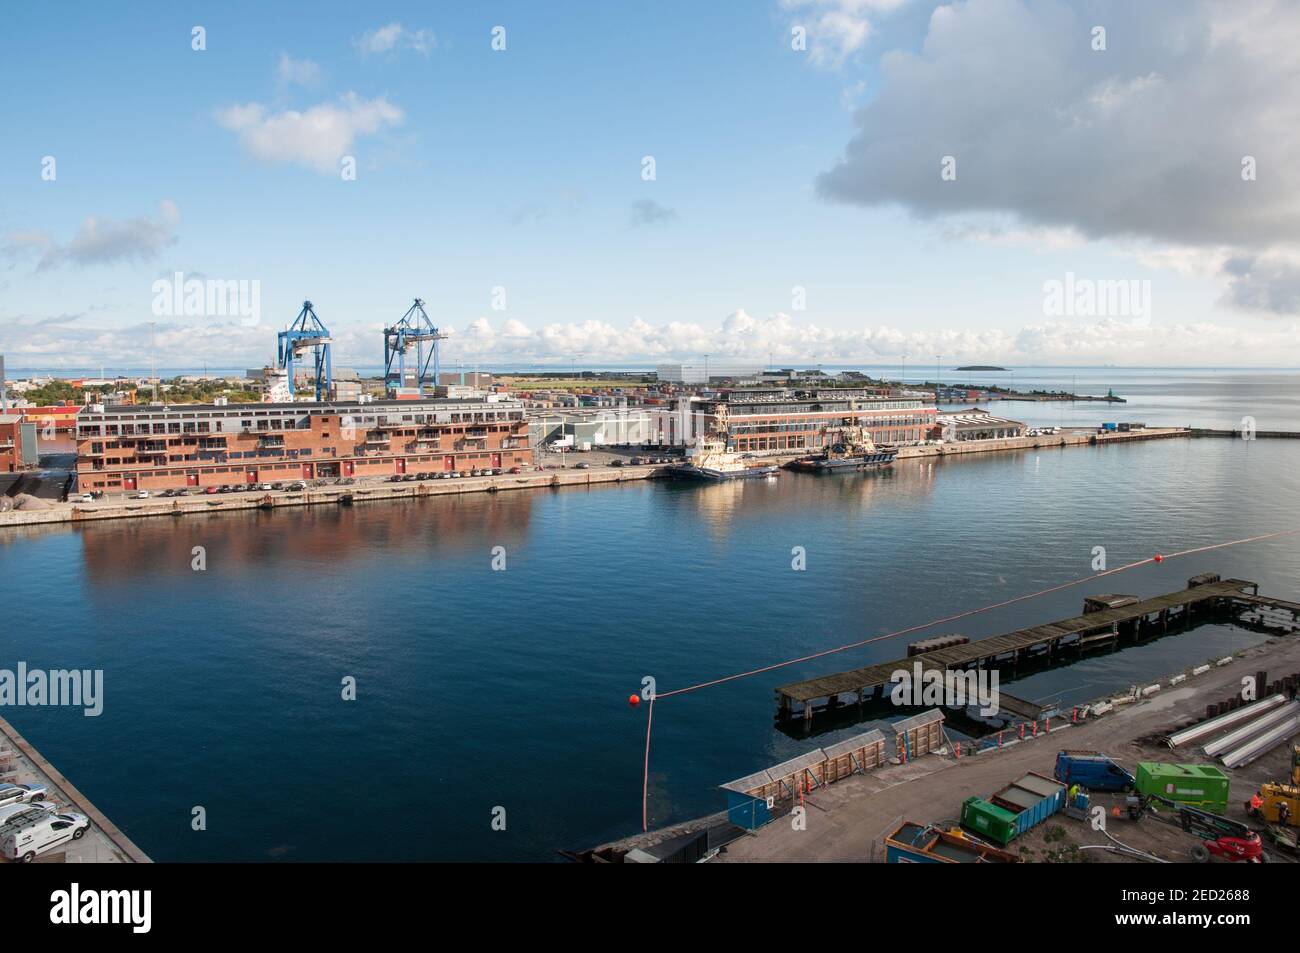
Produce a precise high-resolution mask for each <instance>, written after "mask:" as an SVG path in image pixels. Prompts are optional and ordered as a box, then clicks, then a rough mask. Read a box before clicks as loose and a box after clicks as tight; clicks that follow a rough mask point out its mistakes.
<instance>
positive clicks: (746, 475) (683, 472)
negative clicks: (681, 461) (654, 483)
mask: <svg viewBox="0 0 1300 953" xmlns="http://www.w3.org/2000/svg"><path fill="white" fill-rule="evenodd" d="M671 472H672V475H673V476H674V477H676V478H678V479H682V480H703V481H704V482H706V483H725V482H727V481H729V480H755V479H758V478H760V477H769V476H775V475H776V474H777V473H779V472H780V469H779V468H778V467H774V466H768V467H746V468H745V469H743V470H716V469H714V468H713V467H692V466H681V467H673V468H672V470H671Z"/></svg>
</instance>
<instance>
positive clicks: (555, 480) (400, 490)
mask: <svg viewBox="0 0 1300 953" xmlns="http://www.w3.org/2000/svg"><path fill="white" fill-rule="evenodd" d="M1190 435H1191V431H1190V430H1189V429H1187V428H1185V427H1152V428H1148V429H1146V430H1140V431H1133V432H1131V433H1111V434H1098V433H1097V432H1096V431H1095V430H1093V429H1087V430H1069V431H1065V432H1062V433H1059V434H1053V435H1050V436H1049V435H1043V436H1038V437H1008V438H1004V439H1001V440H972V441H968V442H963V443H947V444H940V445H924V446H916V447H902V448H900V449H899V452H898V457H897V459H898V460H900V461H905V460H933V459H936V458H944V457H952V456H961V455H964V454H971V453H998V452H1004V451H1011V450H1048V449H1053V448H1060V447H1081V446H1094V445H1095V446H1105V445H1109V444H1113V443H1132V442H1134V441H1139V440H1160V439H1165V438H1171V437H1188V436H1190ZM801 455H802V454H783V455H773V456H767V457H764V461H765V462H771V463H776V464H784V463H788V462H789V461H791V460H794V459H797V458H798V457H799V456H801ZM583 456H585V455H583ZM666 472H667V470H666V467H665V466H664V465H662V464H655V465H642V466H632V465H630V464H627V465H624V466H617V467H616V466H608V465H602V464H600V463H597V462H594V458H593V462H592V463H591V464H590V468H589V469H578V468H576V467H566V468H564V469H547V470H541V471H536V470H532V471H526V472H524V473H503V474H500V475H499V476H492V477H462V478H459V479H455V480H421V481H414V482H403V483H388V482H385V481H382V480H367V479H361V480H358V481H357V482H356V483H355V484H353V485H351V486H339V485H337V484H329V485H327V486H322V487H310V488H308V489H307V490H305V491H302V492H293V491H284V490H280V491H276V490H272V491H260V490H256V491H253V490H248V491H240V492H235V493H222V494H213V495H208V494H204V495H200V496H182V497H150V498H149V499H145V500H137V499H121V498H115V499H104V500H99V501H96V502H94V503H56V504H53V505H52V506H51V508H50V509H47V510H10V511H7V512H3V513H0V530H2V529H4V528H5V527H7V526H41V525H45V524H51V523H79V522H84V521H93V520H111V519H128V518H132V517H143V516H187V515H197V514H212V513H228V512H232V511H235V510H254V509H272V510H273V509H278V508H280V507H283V506H313V505H319V504H324V503H330V504H335V505H337V504H338V503H339V501H340V499H342V498H343V497H345V496H346V497H349V498H350V499H349V502H351V503H366V502H373V501H379V500H409V499H423V498H425V497H432V496H455V495H458V494H462V493H484V492H487V493H494V492H499V491H505V490H535V489H544V488H546V487H573V486H593V485H596V484H607V483H626V482H630V481H634V480H647V479H652V478H655V477H660V476H663V475H665V473H666Z"/></svg>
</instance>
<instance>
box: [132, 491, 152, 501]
mask: <svg viewBox="0 0 1300 953" xmlns="http://www.w3.org/2000/svg"><path fill="white" fill-rule="evenodd" d="M132 499H135V500H147V499H149V491H148V490H141V491H140V492H138V493H137V494H136V495H135V496H133V497H132Z"/></svg>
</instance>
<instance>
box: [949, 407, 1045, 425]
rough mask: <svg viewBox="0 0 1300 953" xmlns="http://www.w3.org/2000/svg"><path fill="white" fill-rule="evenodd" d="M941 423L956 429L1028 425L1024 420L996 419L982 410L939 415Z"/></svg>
mask: <svg viewBox="0 0 1300 953" xmlns="http://www.w3.org/2000/svg"><path fill="white" fill-rule="evenodd" d="M938 420H939V423H941V424H945V425H948V424H950V425H952V426H955V427H1004V426H1010V427H1024V426H1026V424H1025V423H1024V421H1022V420H1012V419H1011V418H1009V417H995V416H994V415H993V414H990V413H986V412H984V411H982V410H978V411H963V412H962V413H957V414H939V417H938Z"/></svg>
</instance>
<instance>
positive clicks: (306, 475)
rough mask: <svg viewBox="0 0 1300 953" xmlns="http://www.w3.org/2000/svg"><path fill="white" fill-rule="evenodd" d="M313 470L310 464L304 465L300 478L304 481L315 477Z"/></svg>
mask: <svg viewBox="0 0 1300 953" xmlns="http://www.w3.org/2000/svg"><path fill="white" fill-rule="evenodd" d="M314 470H315V468H314V467H313V466H312V465H311V464H310V463H304V464H303V465H302V478H303V479H304V480H310V479H311V478H312V477H314V476H315V475H316V474H315V472H314Z"/></svg>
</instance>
